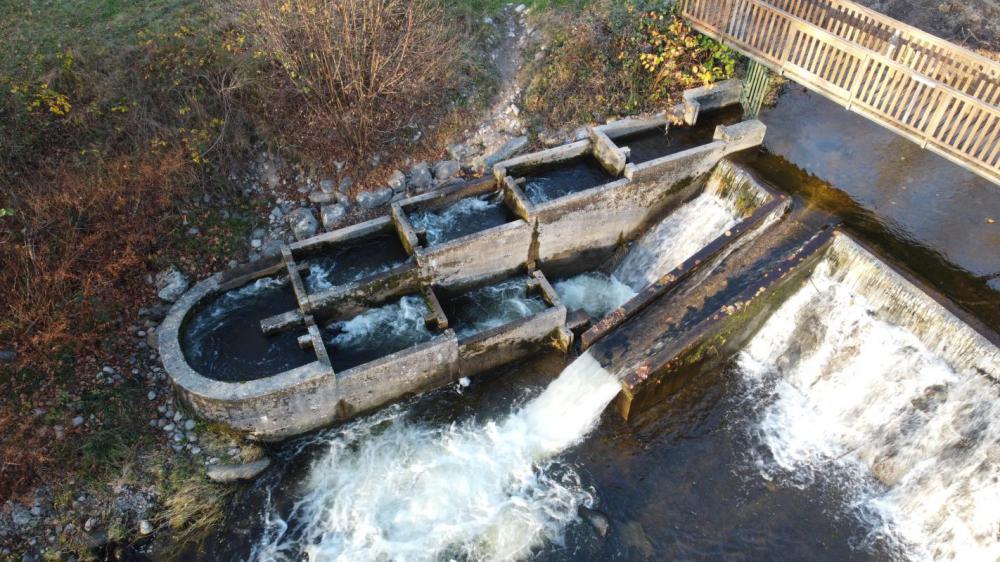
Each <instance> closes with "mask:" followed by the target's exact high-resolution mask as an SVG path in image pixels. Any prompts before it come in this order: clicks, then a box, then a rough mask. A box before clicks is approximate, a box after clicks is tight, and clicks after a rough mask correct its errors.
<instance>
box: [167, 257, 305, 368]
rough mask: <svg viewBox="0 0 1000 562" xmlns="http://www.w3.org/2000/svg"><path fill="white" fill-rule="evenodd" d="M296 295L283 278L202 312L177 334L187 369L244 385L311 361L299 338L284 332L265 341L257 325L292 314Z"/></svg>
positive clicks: (223, 298)
mask: <svg viewBox="0 0 1000 562" xmlns="http://www.w3.org/2000/svg"><path fill="white" fill-rule="evenodd" d="M296 308H297V305H296V302H295V293H294V292H293V291H292V288H291V285H289V283H288V282H287V280H286V279H284V278H276V277H268V278H264V279H259V280H257V281H255V282H253V283H250V284H248V285H246V286H244V287H241V288H239V289H234V290H232V291H229V292H227V293H223V294H221V295H218V296H216V297H214V298H213V299H211V300H210V301H209V302H206V303H205V304H204V305H202V306H200V307H199V308H198V309H197V310H195V312H194V313H193V315H192V316H191V317H190V318H189V319H188V321H187V322H186V323H185V325H184V327H183V328H182V330H181V335H180V338H181V347H182V348H183V349H184V355H185V357H186V358H187V361H188V363H189V364H190V365H191V367H192V368H194V370H195V371H197V372H199V373H201V374H202V375H204V376H206V377H210V378H213V379H216V380H221V381H248V380H254V379H259V378H263V377H267V376H270V375H274V374H277V373H280V372H282V371H285V370H288V369H291V368H294V367H299V366H302V365H305V364H306V363H309V362H310V361H314V360H315V359H316V356H315V355H314V354H313V353H312V352H311V351H303V350H302V349H300V348H299V345H298V336H300V335H302V333H304V332H297V331H287V332H280V333H277V334H273V335H269V336H265V335H264V333H263V332H262V331H261V329H260V321H261V320H263V319H265V318H268V317H270V316H274V315H275V314H281V313H283V312H288V311H289V310H295V309H296Z"/></svg>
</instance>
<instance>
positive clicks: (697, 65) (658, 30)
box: [633, 10, 736, 101]
mask: <svg viewBox="0 0 1000 562" xmlns="http://www.w3.org/2000/svg"><path fill="white" fill-rule="evenodd" d="M633 41H638V42H639V44H640V46H641V47H642V48H643V50H644V52H642V53H640V54H639V57H638V61H639V64H640V65H641V66H642V68H643V69H644V70H646V71H647V72H649V73H651V74H652V75H653V76H654V79H653V82H652V85H651V89H650V93H649V96H650V99H651V100H652V101H659V100H661V99H669V97H670V94H671V93H672V92H675V91H677V89H678V88H679V89H687V88H692V87H696V86H707V85H709V84H711V83H712V82H715V81H716V80H725V79H727V78H730V77H732V75H733V73H734V72H735V71H736V53H735V52H734V51H733V50H732V49H730V48H729V47H726V46H725V45H723V44H721V43H718V42H717V41H715V40H713V39H712V38H710V37H708V36H705V35H700V34H698V33H696V32H694V30H692V29H691V28H690V27H689V26H688V25H687V24H686V23H684V20H682V19H681V18H680V17H678V15H677V14H676V13H675V12H673V11H671V12H665V11H661V10H650V11H644V12H642V13H640V14H639V30H638V34H637V36H636V37H634V38H633ZM647 45H648V49H649V51H648V52H645V49H646V46H647Z"/></svg>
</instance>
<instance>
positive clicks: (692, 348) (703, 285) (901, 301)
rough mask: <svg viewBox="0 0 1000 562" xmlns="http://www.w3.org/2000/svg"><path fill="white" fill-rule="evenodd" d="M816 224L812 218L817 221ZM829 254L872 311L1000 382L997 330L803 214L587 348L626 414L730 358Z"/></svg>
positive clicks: (959, 365) (962, 366)
mask: <svg viewBox="0 0 1000 562" xmlns="http://www.w3.org/2000/svg"><path fill="white" fill-rule="evenodd" d="M811 223H812V224H811ZM821 262H826V263H827V264H828V266H829V269H830V271H831V272H832V276H833V277H834V278H836V279H837V280H838V281H840V282H843V283H845V284H846V285H847V286H849V287H851V289H852V290H853V291H854V292H855V293H856V294H858V295H859V296H860V297H862V298H864V299H865V301H866V302H867V304H868V306H869V307H870V313H871V314H874V315H877V316H878V317H879V318H882V319H883V320H886V321H888V322H889V323H891V324H893V325H895V326H898V327H900V328H902V329H904V330H907V331H909V332H911V333H912V334H914V335H915V336H916V337H917V338H918V339H919V340H920V341H921V342H922V343H923V344H924V345H926V346H927V348H928V349H929V350H931V351H933V352H934V353H936V354H937V355H938V356H940V357H941V358H942V359H943V360H944V361H945V362H946V363H947V364H948V365H949V366H950V367H951V368H953V369H955V370H956V371H958V372H965V373H969V374H972V375H982V376H987V377H989V378H990V379H992V380H993V381H1000V348H998V346H1000V336H998V335H997V334H995V333H993V332H992V331H990V330H989V329H988V328H986V327H985V326H983V325H982V324H981V323H979V322H978V321H976V320H975V319H974V318H972V317H970V316H968V315H967V314H965V313H963V312H961V311H960V310H958V309H957V308H955V307H954V306H953V305H951V303H949V302H948V301H946V300H945V299H944V298H943V297H941V296H939V295H938V294H937V293H935V292H934V291H933V290H932V289H930V288H929V287H927V286H925V285H924V284H923V283H922V282H920V281H919V280H917V279H916V278H914V277H913V276H911V275H909V274H907V273H906V272H905V271H903V270H902V269H899V268H897V267H896V266H894V265H892V264H891V262H890V261H889V260H886V259H883V258H881V257H879V256H878V255H877V254H876V253H875V252H873V251H872V250H870V249H868V248H867V247H865V246H864V245H863V244H862V243H860V242H858V241H857V240H855V239H853V238H851V236H850V235H848V234H846V233H844V232H842V231H840V230H838V229H836V228H833V227H828V228H820V229H818V230H817V229H816V228H815V223H814V222H813V221H811V220H810V217H809V216H808V213H807V212H806V213H799V216H796V217H791V218H790V219H788V220H786V221H784V222H783V223H782V224H781V225H780V226H778V227H776V228H774V229H772V230H770V231H768V232H767V233H765V234H764V235H763V236H761V237H760V238H759V239H758V240H756V241H753V242H751V243H750V244H747V245H746V247H744V248H741V249H740V250H737V251H735V252H733V253H732V254H731V255H729V256H727V257H726V258H724V259H723V260H722V263H720V265H719V266H718V268H717V271H716V272H714V273H713V274H712V275H711V276H709V278H707V279H704V280H702V281H700V282H695V283H680V284H679V285H677V286H674V287H673V290H672V292H671V295H670V297H669V298H661V299H659V300H656V301H655V302H654V303H652V305H650V306H648V308H646V309H644V310H642V311H641V312H639V313H638V314H636V315H634V316H633V317H632V318H631V319H629V320H628V321H627V322H624V323H622V324H621V326H620V327H619V328H618V329H617V330H615V331H614V332H611V333H610V334H609V335H608V336H607V337H605V338H603V339H601V340H600V341H598V342H596V343H594V344H593V346H592V347H591V348H590V350H589V352H590V353H591V355H593V356H594V357H595V358H596V359H598V361H600V362H601V364H603V365H605V366H611V370H612V371H613V372H614V373H615V374H616V376H617V377H618V378H619V379H620V380H621V383H622V393H621V394H619V396H618V398H617V401H616V405H617V408H618V410H619V412H620V413H621V414H622V416H623V417H625V418H626V419H627V418H629V417H630V416H634V415H635V414H636V413H638V412H641V411H643V410H645V409H647V408H648V407H649V406H651V405H653V404H655V403H657V402H658V401H660V400H661V399H662V398H663V397H664V396H665V395H668V394H670V393H672V392H674V391H675V390H676V389H677V388H679V387H680V386H682V385H684V384H685V383H686V381H687V380H688V379H687V377H688V376H690V375H691V374H692V373H695V372H697V370H698V369H697V368H696V367H698V366H704V365H705V364H709V365H712V364H719V363H721V362H724V361H726V360H728V359H729V358H731V357H732V356H733V355H734V354H735V353H736V352H738V351H739V350H740V349H742V348H743V346H744V345H745V344H746V343H747V342H748V341H749V340H750V339H751V338H752V337H753V335H754V334H755V333H756V331H757V330H758V329H759V328H760V327H761V326H762V325H763V324H764V322H765V321H766V320H767V319H768V317H770V315H771V314H772V313H773V312H774V311H775V310H777V308H778V307H779V306H780V305H781V304H782V303H783V302H784V301H785V300H786V299H787V298H789V297H790V296H791V295H792V294H794V293H795V292H796V291H797V290H799V289H800V288H802V287H803V286H805V284H806V283H807V282H808V279H809V277H810V275H812V272H813V270H814V269H815V268H816V267H817V265H818V264H820V263H821Z"/></svg>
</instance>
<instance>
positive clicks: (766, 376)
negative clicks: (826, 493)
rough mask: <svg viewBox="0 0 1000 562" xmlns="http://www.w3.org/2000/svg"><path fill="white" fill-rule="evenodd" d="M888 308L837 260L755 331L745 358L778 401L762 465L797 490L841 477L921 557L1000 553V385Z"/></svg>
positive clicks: (866, 509) (753, 383)
mask: <svg viewBox="0 0 1000 562" xmlns="http://www.w3.org/2000/svg"><path fill="white" fill-rule="evenodd" d="M882 316H883V315H882V314H881V313H880V311H879V308H877V307H874V306H872V305H871V304H870V303H869V302H868V301H867V300H866V299H865V297H863V296H861V294H860V293H859V292H857V291H856V290H854V287H852V285H851V284H850V283H849V282H845V281H844V280H843V279H841V278H839V277H838V276H835V275H831V272H830V264H829V262H828V261H824V262H821V263H820V264H819V265H818V266H817V270H816V271H815V273H814V274H813V275H812V277H811V279H810V281H809V282H808V283H806V284H805V286H804V287H803V288H802V289H801V290H799V292H798V293H797V294H795V295H794V296H793V297H792V298H791V299H789V300H788V301H786V302H785V303H784V304H783V305H782V306H781V307H780V309H779V310H778V311H777V312H776V313H775V314H774V315H773V316H772V317H771V318H770V319H769V320H768V321H767V322H766V324H765V325H764V327H763V328H762V329H761V331H760V332H759V333H758V334H757V335H756V336H755V337H754V339H753V340H752V342H751V343H750V344H749V346H748V347H747V349H746V350H745V351H744V352H743V353H742V354H741V356H740V358H739V365H740V367H741V369H742V371H743V373H744V375H745V380H746V381H747V383H748V384H749V385H750V387H751V388H754V389H756V391H757V395H761V396H763V399H764V401H765V403H766V406H765V407H764V408H763V409H762V412H761V415H760V417H759V420H758V422H757V423H756V424H755V426H754V427H753V428H752V432H753V434H754V436H755V440H756V441H757V442H758V443H759V444H760V448H759V450H758V454H757V456H756V457H755V459H756V463H757V465H758V468H759V471H760V474H761V475H762V476H763V477H764V478H765V479H767V480H770V481H774V482H777V483H783V484H786V485H791V486H798V487H808V486H810V485H812V483H813V482H814V481H816V480H817V479H818V478H820V477H821V476H825V477H826V478H829V475H830V474H834V475H836V476H837V478H838V479H839V480H840V486H842V487H843V488H844V489H845V490H846V492H845V493H844V494H845V496H846V499H845V502H846V504H847V507H849V509H851V510H852V511H853V512H854V513H855V514H856V515H857V516H858V517H859V518H860V519H861V520H863V521H864V522H865V523H866V524H867V525H868V526H869V528H870V529H871V532H872V533H873V534H874V535H882V536H884V537H888V538H890V539H891V540H893V541H896V542H898V543H899V544H900V548H901V549H902V550H903V551H904V552H905V556H906V557H907V558H909V559H917V560H919V559H928V560H930V559H933V560H961V561H980V560H982V561H995V560H998V559H1000V536H998V524H1000V465H998V462H1000V392H998V386H997V381H995V380H991V379H990V378H989V377H988V376H986V375H983V374H979V373H978V372H975V371H974V370H957V369H956V368H953V367H952V366H951V365H950V364H949V363H947V362H946V361H945V360H944V359H942V357H941V356H939V355H937V354H935V353H934V352H932V351H931V350H929V349H928V348H927V346H925V345H924V344H923V343H922V342H921V341H920V340H919V339H918V338H917V337H916V336H915V335H914V334H913V332H911V331H909V330H907V329H904V328H902V327H900V326H897V325H894V324H892V323H890V322H889V321H887V320H886V319H885V318H883V317H882ZM970 371H972V372H970Z"/></svg>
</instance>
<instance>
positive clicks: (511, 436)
mask: <svg viewBox="0 0 1000 562" xmlns="http://www.w3.org/2000/svg"><path fill="white" fill-rule="evenodd" d="M619 388H620V387H619V385H618V382H617V381H616V379H615V378H614V377H612V376H611V375H610V374H609V373H608V372H607V371H605V370H604V369H603V368H602V367H601V365H600V364H599V363H597V361H595V360H594V359H593V358H591V357H590V356H589V355H586V354H585V355H582V356H581V357H580V358H578V359H577V360H576V361H574V362H573V363H572V364H571V365H570V366H569V367H567V368H566V370H565V371H563V373H562V374H561V375H560V376H559V378H557V379H556V380H555V381H553V382H552V383H551V384H550V385H549V386H548V388H546V389H545V391H543V392H542V393H541V394H540V395H539V396H538V397H536V398H535V399H534V400H532V401H530V402H529V403H527V404H526V405H524V406H523V407H522V408H520V409H518V410H516V411H515V412H513V413H511V414H510V415H508V416H507V417H506V418H504V419H500V420H497V421H489V422H466V423H461V424H453V425H450V426H443V427H428V426H423V425H419V424H415V423H412V422H410V421H408V420H407V417H406V414H405V412H404V411H403V410H402V409H400V408H390V409H388V410H386V411H383V412H382V413H380V414H377V415H374V416H371V417H369V418H367V419H363V420H360V421H358V422H355V423H352V424H349V425H348V426H345V427H344V428H341V429H338V430H336V431H335V432H333V433H332V434H326V435H325V436H324V437H322V438H323V439H325V440H326V442H325V444H324V446H325V447H326V452H325V454H323V455H322V456H321V457H320V458H319V459H318V460H317V461H315V462H314V464H313V465H312V466H311V467H310V470H309V475H308V477H307V478H306V479H305V482H304V483H303V485H302V490H301V499H300V500H299V501H298V502H297V503H296V504H295V507H294V509H293V510H292V513H291V514H290V515H288V516H287V517H286V518H281V517H279V516H278V515H276V514H273V513H272V514H270V515H269V516H268V518H267V530H266V532H265V536H264V539H263V540H262V541H261V542H260V544H258V546H257V547H256V548H255V550H254V553H253V555H252V559H253V560H260V561H264V560H282V561H292V560H301V559H303V558H304V559H307V560H311V561H317V562H319V561H328V560H335V561H351V562H354V561H360V560H408V561H409V560H519V559H523V558H525V557H527V556H528V555H530V554H531V552H532V551H533V549H535V548H538V547H539V546H541V545H542V544H543V543H544V542H545V541H552V542H559V541H560V540H561V538H562V536H563V533H564V530H565V528H566V526H567V525H568V524H570V523H571V522H573V521H574V520H576V519H577V513H578V509H579V507H580V506H581V505H587V504H589V503H591V502H592V501H593V498H592V495H591V493H590V492H589V490H587V489H586V487H584V486H583V485H582V484H581V483H580V479H579V477H578V476H577V474H576V473H575V472H574V471H573V470H572V468H571V467H567V466H564V465H560V463H558V462H557V460H555V459H556V457H557V456H558V454H559V453H560V452H561V451H563V450H565V449H566V448H568V447H570V446H572V445H573V444H575V443H577V442H578V441H580V440H581V439H582V438H583V437H584V436H585V435H586V434H587V433H588V432H589V431H590V430H591V429H592V428H593V427H594V425H595V424H596V423H597V420H598V419H599V417H600V414H601V412H602V411H603V410H604V408H605V407H606V406H607V404H608V403H609V402H610V401H611V399H612V398H614V396H615V394H617V392H618V390H619Z"/></svg>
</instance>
